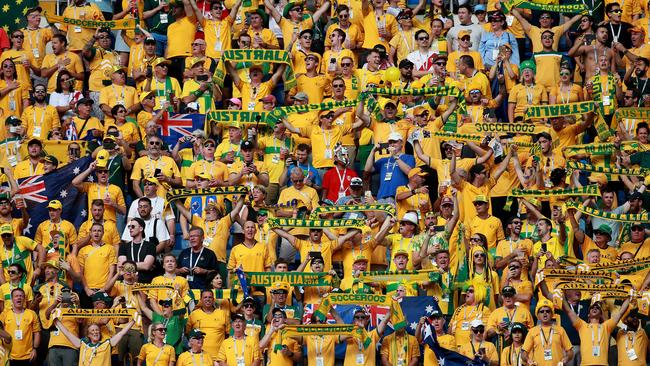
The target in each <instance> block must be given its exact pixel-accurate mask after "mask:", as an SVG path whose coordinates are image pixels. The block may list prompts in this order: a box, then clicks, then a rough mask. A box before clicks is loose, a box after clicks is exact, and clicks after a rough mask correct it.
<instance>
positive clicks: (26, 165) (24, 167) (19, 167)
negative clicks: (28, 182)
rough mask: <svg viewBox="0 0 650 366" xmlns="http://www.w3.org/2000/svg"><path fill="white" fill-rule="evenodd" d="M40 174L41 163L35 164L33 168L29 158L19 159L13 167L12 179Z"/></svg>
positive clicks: (41, 171)
mask: <svg viewBox="0 0 650 366" xmlns="http://www.w3.org/2000/svg"><path fill="white" fill-rule="evenodd" d="M41 174H43V163H38V164H36V167H35V168H34V165H32V163H31V161H30V160H29V159H26V160H23V161H19V162H18V164H16V166H15V167H14V179H16V180H18V179H20V178H27V177H30V176H32V175H41Z"/></svg>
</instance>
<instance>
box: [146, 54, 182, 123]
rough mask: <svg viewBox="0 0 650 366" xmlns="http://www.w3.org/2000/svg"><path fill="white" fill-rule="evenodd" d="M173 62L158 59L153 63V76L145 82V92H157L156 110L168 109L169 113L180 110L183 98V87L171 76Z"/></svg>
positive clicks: (161, 58)
mask: <svg viewBox="0 0 650 366" xmlns="http://www.w3.org/2000/svg"><path fill="white" fill-rule="evenodd" d="M170 65H171V61H169V60H167V59H165V58H163V57H158V58H156V59H155V60H153V62H152V63H151V66H152V67H153V73H152V75H149V76H148V77H147V79H145V81H144V87H143V89H144V91H145V92H148V91H154V92H156V106H155V107H154V110H155V111H157V110H159V109H167V110H168V111H173V110H178V105H179V102H180V99H178V98H179V97H180V96H181V92H182V89H181V86H180V84H179V83H178V80H177V79H176V78H174V77H171V76H169V67H170Z"/></svg>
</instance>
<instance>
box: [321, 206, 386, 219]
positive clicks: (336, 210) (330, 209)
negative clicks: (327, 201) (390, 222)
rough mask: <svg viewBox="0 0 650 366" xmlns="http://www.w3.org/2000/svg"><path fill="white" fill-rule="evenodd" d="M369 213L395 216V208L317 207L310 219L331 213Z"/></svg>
mask: <svg viewBox="0 0 650 366" xmlns="http://www.w3.org/2000/svg"><path fill="white" fill-rule="evenodd" d="M368 211H382V212H385V213H387V214H388V215H390V216H395V206H392V205H389V204H383V203H375V204H369V205H341V206H319V207H316V208H315V209H314V210H313V211H312V212H311V215H310V216H309V218H311V219H317V218H318V217H320V215H323V214H329V213H341V212H368Z"/></svg>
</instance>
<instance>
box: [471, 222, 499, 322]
mask: <svg viewBox="0 0 650 366" xmlns="http://www.w3.org/2000/svg"><path fill="white" fill-rule="evenodd" d="M466 240H467V239H466ZM469 242H470V243H471V244H470V245H469V246H467V253H469V258H468V259H467V263H468V265H469V278H470V280H472V281H474V282H479V283H481V284H482V285H483V286H485V289H486V291H487V292H486V295H485V301H484V303H485V305H487V306H488V307H489V308H490V310H494V309H496V304H497V301H496V300H497V298H498V295H499V291H500V290H499V289H500V287H499V275H498V274H497V273H496V272H494V271H493V270H492V269H490V263H489V261H488V255H487V253H488V252H487V250H486V249H485V248H486V247H487V245H488V244H487V238H486V237H485V235H483V234H480V233H476V234H473V235H472V236H471V238H470V239H469Z"/></svg>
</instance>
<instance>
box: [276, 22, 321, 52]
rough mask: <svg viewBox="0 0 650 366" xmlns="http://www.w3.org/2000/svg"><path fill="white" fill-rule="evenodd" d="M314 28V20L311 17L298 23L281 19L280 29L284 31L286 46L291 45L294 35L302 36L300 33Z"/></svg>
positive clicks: (283, 36)
mask: <svg viewBox="0 0 650 366" xmlns="http://www.w3.org/2000/svg"><path fill="white" fill-rule="evenodd" d="M313 27H314V20H313V19H312V17H311V16H310V17H308V18H307V19H302V20H300V21H298V22H297V23H294V22H293V21H291V20H289V19H287V18H285V17H282V19H280V29H281V30H282V38H283V39H284V44H285V45H286V44H289V42H290V41H291V39H292V37H293V34H294V33H297V34H300V32H302V31H303V30H306V29H312V28H313Z"/></svg>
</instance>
